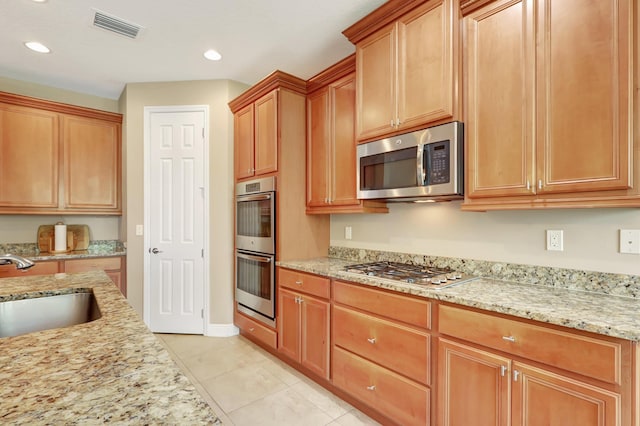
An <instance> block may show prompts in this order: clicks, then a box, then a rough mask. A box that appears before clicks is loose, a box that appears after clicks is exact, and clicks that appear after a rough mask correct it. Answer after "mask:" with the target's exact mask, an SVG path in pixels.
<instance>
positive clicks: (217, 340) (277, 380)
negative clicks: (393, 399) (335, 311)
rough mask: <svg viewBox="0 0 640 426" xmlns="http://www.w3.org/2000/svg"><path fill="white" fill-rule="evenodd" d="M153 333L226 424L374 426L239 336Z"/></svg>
mask: <svg viewBox="0 0 640 426" xmlns="http://www.w3.org/2000/svg"><path fill="white" fill-rule="evenodd" d="M156 336H157V337H158V339H159V340H160V342H161V343H163V344H164V346H165V347H166V348H167V350H168V351H169V353H170V354H171V356H172V357H173V359H174V360H175V361H176V363H177V364H178V366H179V367H180V369H181V370H182V371H183V372H184V373H185V375H186V376H187V377H188V378H189V380H191V382H192V383H193V384H194V386H195V387H196V389H197V390H198V392H200V394H201V395H202V397H203V398H204V400H205V401H207V403H209V405H211V407H212V408H213V409H214V411H215V412H216V413H217V414H218V417H220V419H221V420H222V422H223V423H224V424H225V425H236V426H245V425H246V426H249V425H251V426H255V425H260V426H262V425H264V426H269V425H278V426H287V425H291V426H298V425H304V426H313V425H332V426H337V425H342V426H356V425H378V423H376V422H375V421H373V420H372V419H370V418H369V417H367V416H366V415H365V414H363V413H362V412H360V411H359V410H357V409H355V408H354V407H352V406H351V405H349V404H347V403H346V402H344V401H343V400H341V399H340V398H338V397H337V396H335V395H333V394H332V393H331V392H329V391H327V390H326V389H324V388H323V387H322V386H320V385H318V384H316V383H315V382H313V381H312V380H310V379H308V378H307V377H305V376H304V375H303V374H301V373H299V372H297V371H296V370H294V369H293V368H291V367H290V366H288V365H287V364H285V363H283V362H282V361H280V360H279V359H278V358H276V357H275V356H273V355H271V354H270V353H268V352H267V351H265V350H263V349H262V348H260V347H258V346H256V345H254V344H253V343H251V342H250V341H249V340H247V339H245V338H244V337H242V336H233V337H205V336H197V335H182V334H156Z"/></svg>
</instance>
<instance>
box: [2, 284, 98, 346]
mask: <svg viewBox="0 0 640 426" xmlns="http://www.w3.org/2000/svg"><path fill="white" fill-rule="evenodd" d="M101 316H102V315H101V314H100V309H98V304H97V303H96V298H95V296H94V295H93V293H92V292H91V291H88V292H86V293H72V294H61V295H56V296H44V297H37V298H33V299H22V300H11V301H8V302H0V338H1V337H10V336H18V335H20V334H27V333H32V332H34V331H42V330H50V329H53V328H61V327H69V326H71V325H75V324H82V323H85V322H90V321H94V320H96V319H98V318H100V317H101Z"/></svg>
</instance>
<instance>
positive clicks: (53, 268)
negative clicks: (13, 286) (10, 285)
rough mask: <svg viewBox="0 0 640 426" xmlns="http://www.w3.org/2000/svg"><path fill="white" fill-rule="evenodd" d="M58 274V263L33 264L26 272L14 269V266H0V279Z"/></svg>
mask: <svg viewBox="0 0 640 426" xmlns="http://www.w3.org/2000/svg"><path fill="white" fill-rule="evenodd" d="M57 272H58V262H35V263H34V265H33V266H32V267H31V268H29V269H27V270H19V269H16V265H13V264H12V265H0V278H9V277H26V276H29V275H48V274H55V273H57Z"/></svg>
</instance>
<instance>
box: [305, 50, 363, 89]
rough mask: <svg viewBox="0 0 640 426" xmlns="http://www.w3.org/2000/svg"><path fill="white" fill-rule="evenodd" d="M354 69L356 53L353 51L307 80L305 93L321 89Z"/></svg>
mask: <svg viewBox="0 0 640 426" xmlns="http://www.w3.org/2000/svg"><path fill="white" fill-rule="evenodd" d="M355 71H356V54H355V53H353V54H351V55H349V56H347V57H346V58H344V59H342V60H341V61H339V62H337V63H335V64H334V65H332V66H330V67H329V68H327V69H325V70H323V71H321V72H319V73H318V74H316V75H314V76H313V77H311V78H310V79H309V80H307V93H312V92H315V91H316V90H318V89H322V88H323V87H325V86H326V85H327V84H329V83H332V82H334V81H336V80H338V79H340V78H342V77H345V76H347V75H349V74H351V73H353V72H355Z"/></svg>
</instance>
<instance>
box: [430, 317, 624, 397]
mask: <svg viewBox="0 0 640 426" xmlns="http://www.w3.org/2000/svg"><path fill="white" fill-rule="evenodd" d="M439 328H440V333H442V334H447V335H449V336H454V337H457V338H460V339H463V340H467V341H470V342H474V343H477V344H480V345H483V346H487V347H489V348H494V349H498V350H501V351H504V352H507V353H509V354H513V355H518V356H521V357H523V358H528V359H531V360H534V361H539V362H542V363H544V364H548V365H551V366H554V367H558V368H562V369H564V370H567V371H572V372H574V373H578V374H582V375H585V376H588V377H593V378H595V379H599V380H603V381H605V382H608V383H615V384H621V363H622V355H621V354H622V349H623V348H622V346H623V345H629V344H630V342H625V341H622V340H616V341H614V340H613V339H612V340H611V341H609V340H605V339H597V338H593V337H589V336H583V335H580V334H575V333H569V332H565V331H560V330H556V329H553V328H547V327H541V326H537V325H533V324H528V323H525V322H522V321H517V320H510V319H506V318H501V317H497V316H494V315H490V314H484V313H480V312H474V311H470V310H467V309H461V308H456V307H452V306H445V305H441V306H440V308H439ZM627 351H628V349H627Z"/></svg>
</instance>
